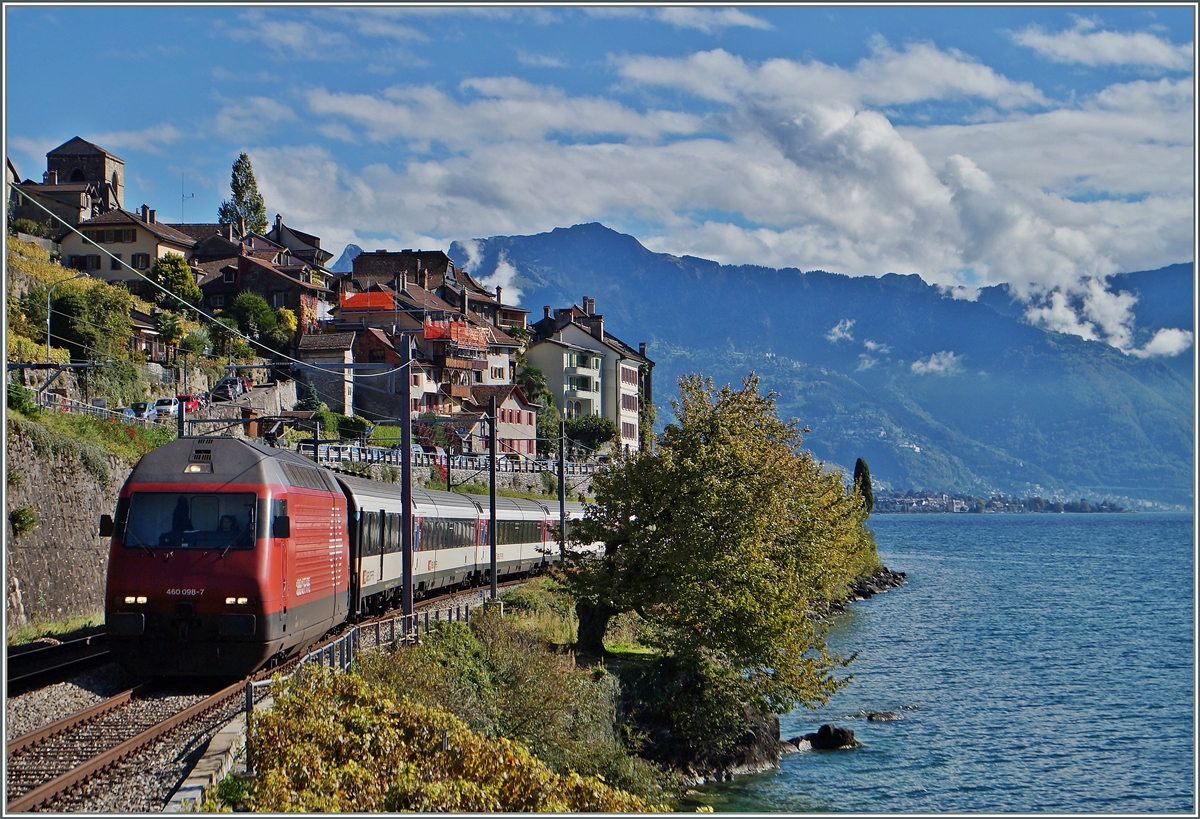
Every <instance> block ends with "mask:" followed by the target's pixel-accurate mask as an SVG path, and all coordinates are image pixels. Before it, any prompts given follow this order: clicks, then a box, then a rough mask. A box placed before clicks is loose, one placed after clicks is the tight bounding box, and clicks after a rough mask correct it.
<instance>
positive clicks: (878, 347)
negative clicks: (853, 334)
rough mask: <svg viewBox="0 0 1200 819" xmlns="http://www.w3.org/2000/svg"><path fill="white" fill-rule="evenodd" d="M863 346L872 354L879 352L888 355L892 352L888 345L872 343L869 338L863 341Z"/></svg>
mask: <svg viewBox="0 0 1200 819" xmlns="http://www.w3.org/2000/svg"><path fill="white" fill-rule="evenodd" d="M863 346H864V347H866V348H867V349H868V350H870V351H871V352H878V353H883V354H884V355H887V354H888V353H890V352H891V351H892V348H891V347H889V346H888V345H886V344H881V343H879V342H878V341H871V339H869V338H865V339H863Z"/></svg>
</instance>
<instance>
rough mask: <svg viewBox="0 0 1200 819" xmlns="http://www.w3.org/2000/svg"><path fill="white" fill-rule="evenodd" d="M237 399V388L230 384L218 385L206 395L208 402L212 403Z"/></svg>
mask: <svg viewBox="0 0 1200 819" xmlns="http://www.w3.org/2000/svg"><path fill="white" fill-rule="evenodd" d="M237 397H238V392H237V388H236V387H234V386H233V385H232V384H218V385H217V386H215V387H213V391H212V392H210V393H209V394H208V400H209V401H211V402H212V403H214V404H215V403H217V402H218V401H232V400H233V399H235V398H237Z"/></svg>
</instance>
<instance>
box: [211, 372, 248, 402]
mask: <svg viewBox="0 0 1200 819" xmlns="http://www.w3.org/2000/svg"><path fill="white" fill-rule="evenodd" d="M221 387H228V388H229V391H230V393H231V394H232V395H233V397H234V398H237V397H238V396H239V395H241V394H242V393H244V392H245V391H246V390H245V389H243V384H242V379H240V378H234V377H233V376H230V377H228V378H222V379H221V380H220V381H218V382H217V383H216V384H215V385H214V386H213V391H214V392H215V391H216V390H219V389H220V388H221Z"/></svg>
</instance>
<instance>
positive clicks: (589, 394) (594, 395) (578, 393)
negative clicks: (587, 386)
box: [563, 389, 600, 401]
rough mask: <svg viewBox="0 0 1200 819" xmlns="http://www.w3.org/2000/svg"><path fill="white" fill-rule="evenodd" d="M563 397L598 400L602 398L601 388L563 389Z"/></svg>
mask: <svg viewBox="0 0 1200 819" xmlns="http://www.w3.org/2000/svg"><path fill="white" fill-rule="evenodd" d="M563 398H579V399H586V400H588V401H598V400H599V399H600V391H599V390H572V389H565V390H563Z"/></svg>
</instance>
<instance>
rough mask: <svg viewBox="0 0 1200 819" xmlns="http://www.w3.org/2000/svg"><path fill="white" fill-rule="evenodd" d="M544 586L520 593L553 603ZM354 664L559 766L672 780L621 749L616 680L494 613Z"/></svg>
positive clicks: (640, 782)
mask: <svg viewBox="0 0 1200 819" xmlns="http://www.w3.org/2000/svg"><path fill="white" fill-rule="evenodd" d="M552 589H553V587H552V586H551V587H546V588H545V589H544V590H543V591H544V592H545V594H544V595H543V594H542V592H537V591H535V592H533V593H532V595H531V596H528V597H526V598H524V599H525V601H526V602H527V603H528V604H529V605H531V606H533V607H537V606H546V607H550V606H557V607H560V608H561V607H562V605H564V604H563V603H562V602H561V601H560V602H555V603H552V602H551V601H550V598H551V597H552V596H553V592H552V591H551V590H552ZM539 598H540V600H539ZM516 599H520V598H519V596H518V598H516ZM362 673H363V675H364V677H365V678H367V679H370V680H373V681H377V682H378V683H380V684H381V685H384V686H386V687H387V688H388V689H389V690H391V691H392V692H394V693H395V694H397V695H399V694H407V695H408V696H411V697H412V698H414V699H415V700H417V701H419V702H422V703H424V704H426V705H430V706H436V707H439V708H444V709H446V710H447V711H449V712H450V713H452V714H454V715H455V716H456V717H458V718H459V719H461V720H463V721H464V722H465V723H466V724H467V726H468V727H469V728H471V729H472V730H474V731H477V732H479V733H480V734H483V735H484V736H489V737H499V736H503V737H507V738H509V739H512V740H516V741H518V742H520V743H522V744H523V745H526V746H527V747H528V748H529V750H530V751H532V753H533V754H535V755H536V756H537V758H538V759H540V760H542V761H543V762H545V763H546V764H547V765H548V766H550V768H552V769H553V770H554V771H556V772H558V773H560V774H565V773H567V772H569V771H576V772H578V773H580V774H584V775H589V776H602V777H603V778H604V781H606V782H609V783H610V784H613V785H615V786H616V787H620V788H623V789H626V790H629V791H631V792H634V793H637V794H638V795H640V796H642V797H643V798H646V799H650V800H660V799H662V798H663V797H664V793H665V790H664V789H665V788H666V787H673V782H672V780H671V779H670V778H669V777H668V776H667V775H666V774H664V773H663V772H661V771H660V770H659V769H657V768H656V767H654V766H653V765H650V764H649V763H646V762H645V761H642V760H638V759H636V758H633V757H631V755H630V753H629V750H628V749H627V748H626V746H625V745H624V744H623V742H622V740H621V737H620V736H618V733H617V728H616V725H617V707H616V703H617V694H618V685H617V681H616V679H614V678H613V677H611V676H609V675H607V674H606V673H604V672H603V670H602V669H600V670H598V671H596V672H593V671H590V670H587V669H581V668H578V667H576V666H575V661H574V657H573V655H570V654H563V653H558V652H555V651H551V650H550V649H549V648H547V647H546V646H545V644H544V643H543V642H542V641H541V640H540V639H539V638H538V636H537V635H536V634H533V633H531V632H529V631H527V630H525V629H524V628H521V627H519V626H517V625H515V624H514V623H513V622H511V621H510V620H509V619H506V618H502V617H500V616H499V615H498V614H487V615H481V616H479V617H476V618H473V619H472V621H471V624H470V625H469V626H468V625H465V624H462V623H453V624H446V625H444V626H442V627H441V628H440V629H438V630H437V631H436V632H435V633H434V634H433V635H431V637H430V638H429V639H427V640H425V641H424V642H423V643H422V644H421V645H419V646H415V647H410V648H403V649H401V650H399V651H398V652H397V653H395V654H391V655H376V656H374V657H371V658H370V659H369V660H368V661H366V662H364V664H363V670H362Z"/></svg>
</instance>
